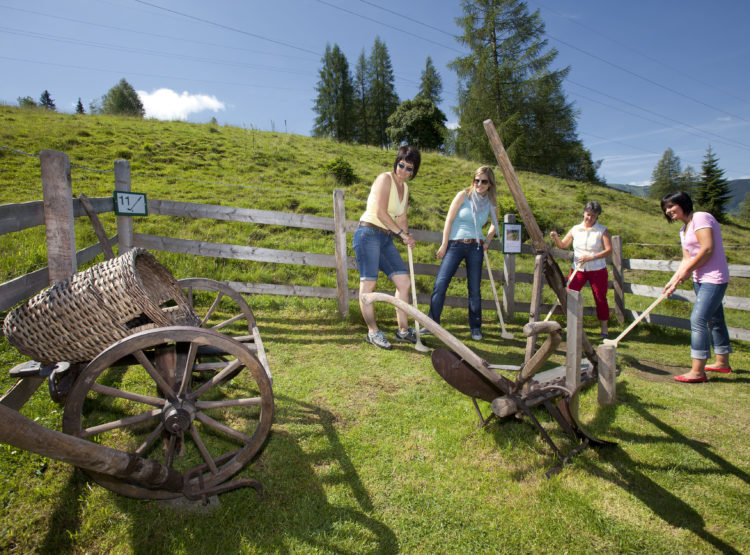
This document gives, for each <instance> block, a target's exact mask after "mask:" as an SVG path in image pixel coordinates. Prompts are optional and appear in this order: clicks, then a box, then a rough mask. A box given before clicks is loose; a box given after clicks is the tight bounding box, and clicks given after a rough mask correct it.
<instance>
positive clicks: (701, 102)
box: [547, 35, 750, 123]
mask: <svg viewBox="0 0 750 555" xmlns="http://www.w3.org/2000/svg"><path fill="white" fill-rule="evenodd" d="M547 36H549V38H551V39H552V40H555V41H557V42H559V43H561V44H564V45H565V46H567V47H568V48H572V49H573V50H577V51H578V52H581V53H582V54H586V55H587V56H591V57H592V58H594V59H595V60H599V61H600V62H603V63H605V64H607V65H610V66H612V67H614V68H617V69H619V70H620V71H624V72H625V73H628V74H630V75H633V76H634V77H638V79H642V80H644V81H646V82H647V83H651V84H652V85H655V86H657V87H660V88H662V89H664V90H665V91H668V92H671V93H672V94H676V95H677V96H680V97H682V98H685V99H687V100H691V101H692V102H695V103H697V104H700V105H702V106H705V107H706V108H710V109H712V110H716V111H717V112H720V113H722V114H725V115H727V116H730V117H733V118H736V119H738V120H741V121H744V122H747V123H750V120H746V119H745V118H743V117H741V116H738V115H735V114H732V113H731V112H727V111H726V110H722V109H721V108H717V107H716V106H712V105H711V104H708V103H707V102H703V101H702V100H698V99H697V98H693V97H692V96H689V95H687V94H685V93H682V92H680V91H678V90H676V89H673V88H672V87H668V86H666V85H662V84H661V83H658V82H656V81H654V80H653V79H649V78H648V77H644V76H643V75H641V74H639V73H636V72H635V71H630V70H629V69H627V68H625V67H623V66H621V65H618V64H616V63H614V62H610V61H609V60H605V59H604V58H602V57H601V56H597V55H596V54H592V53H591V52H588V51H586V50H584V49H582V48H578V47H577V46H574V45H572V44H570V43H569V42H566V41H564V40H562V39H559V38H557V37H553V36H552V35H547Z"/></svg>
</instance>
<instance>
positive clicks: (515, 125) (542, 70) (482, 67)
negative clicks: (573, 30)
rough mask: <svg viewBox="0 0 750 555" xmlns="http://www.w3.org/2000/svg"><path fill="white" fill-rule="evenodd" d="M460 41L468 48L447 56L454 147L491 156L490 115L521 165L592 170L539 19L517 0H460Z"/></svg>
mask: <svg viewBox="0 0 750 555" xmlns="http://www.w3.org/2000/svg"><path fill="white" fill-rule="evenodd" d="M461 5H462V9H463V16H462V17H460V18H458V19H457V22H458V24H459V26H460V27H461V28H462V29H463V34H462V35H461V36H460V37H459V38H458V40H459V42H460V43H461V44H463V45H464V46H466V47H468V48H469V50H470V51H471V53H470V54H469V55H467V56H463V57H459V58H457V59H455V60H454V61H453V62H451V64H450V67H451V68H452V69H454V70H455V71H456V73H457V75H458V80H459V91H458V110H457V112H458V116H459V130H458V134H457V138H456V141H457V144H456V150H457V152H458V153H459V154H465V155H469V156H472V157H474V158H476V159H479V160H490V159H493V158H494V156H493V153H492V149H491V147H490V145H489V141H488V140H487V137H486V134H485V132H484V127H483V125H482V122H483V121H484V120H485V119H487V118H490V119H492V120H493V122H494V123H495V125H496V127H497V129H498V132H499V134H500V136H501V137H502V139H503V143H504V146H505V149H506V151H507V152H508V155H509V156H510V158H511V160H512V161H513V163H514V165H516V167H518V168H523V169H528V170H533V171H538V172H541V173H549V174H552V175H557V176H561V177H571V178H577V176H580V175H591V174H592V173H593V175H594V178H595V179H592V181H597V182H601V180H600V179H599V178H598V177H596V168H597V167H598V165H597V164H595V163H594V162H592V160H591V154H590V152H589V151H588V150H586V149H585V148H583V145H582V143H581V142H580V141H579V140H578V138H577V135H576V130H575V129H576V123H575V116H576V114H575V110H574V109H573V107H572V105H571V104H570V103H568V102H567V100H566V99H565V96H564V94H563V90H562V81H563V79H564V78H565V76H566V75H567V73H568V71H569V68H564V69H562V70H558V71H552V70H551V69H550V67H551V65H552V63H553V61H554V60H555V58H556V57H557V51H556V50H555V49H548V48H547V40H546V39H545V38H544V22H543V21H542V19H541V17H540V15H539V11H538V10H537V11H536V12H534V13H533V14H530V13H529V12H528V7H527V4H526V3H525V2H523V1H522V0H463V2H462V4H461Z"/></svg>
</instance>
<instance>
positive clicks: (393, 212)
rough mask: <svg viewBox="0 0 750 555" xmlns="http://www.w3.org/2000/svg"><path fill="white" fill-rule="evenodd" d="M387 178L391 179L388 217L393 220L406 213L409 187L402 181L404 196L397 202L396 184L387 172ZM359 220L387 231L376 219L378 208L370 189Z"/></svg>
mask: <svg viewBox="0 0 750 555" xmlns="http://www.w3.org/2000/svg"><path fill="white" fill-rule="evenodd" d="M388 177H390V178H391V188H390V193H389V194H388V215H389V216H390V217H391V218H393V219H394V220H395V219H396V218H398V217H399V216H401V215H402V214H403V213H404V212H405V211H406V203H407V202H408V201H409V186H408V185H407V184H406V181H404V196H403V198H402V199H401V200H399V198H398V188H397V187H396V184H395V183H394V181H393V175H391V173H390V172H388ZM359 219H360V221H363V222H367V223H370V224H374V225H376V226H378V227H382V228H384V229H388V227H387V226H386V225H385V224H383V222H381V221H380V219H379V218H378V207H377V203H376V201H375V194H374V193H373V188H372V187H371V188H370V196H368V197H367V208H365V211H364V213H363V214H362V216H361V217H360V218H359Z"/></svg>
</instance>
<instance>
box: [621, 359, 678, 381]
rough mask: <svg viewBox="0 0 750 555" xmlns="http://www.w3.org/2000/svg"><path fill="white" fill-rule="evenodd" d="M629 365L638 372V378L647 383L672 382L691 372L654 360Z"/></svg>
mask: <svg viewBox="0 0 750 555" xmlns="http://www.w3.org/2000/svg"><path fill="white" fill-rule="evenodd" d="M627 364H628V366H630V367H631V368H633V369H634V370H635V371H636V376H638V377H639V378H641V379H642V380H646V381H647V382H672V381H674V377H675V376H679V375H680V374H684V373H685V372H687V371H689V370H690V368H687V367H685V366H670V365H667V364H662V363H660V362H655V361H653V360H638V361H633V360H631V361H628V363H627Z"/></svg>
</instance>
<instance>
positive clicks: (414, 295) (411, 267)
mask: <svg viewBox="0 0 750 555" xmlns="http://www.w3.org/2000/svg"><path fill="white" fill-rule="evenodd" d="M408 250H409V275H410V277H411V298H412V300H413V302H414V310H417V311H419V307H417V286H416V285H415V283H414V256H413V255H412V254H411V247H408ZM414 328H415V329H414V331H415V333H416V334H417V342H416V343H415V344H414V348H415V349H416V350H417V351H419V352H420V353H429V352H430V348H429V347H427V346H426V345H425V344H424V343H422V338H421V337H419V321H418V320H416V319H415V320H414Z"/></svg>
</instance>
